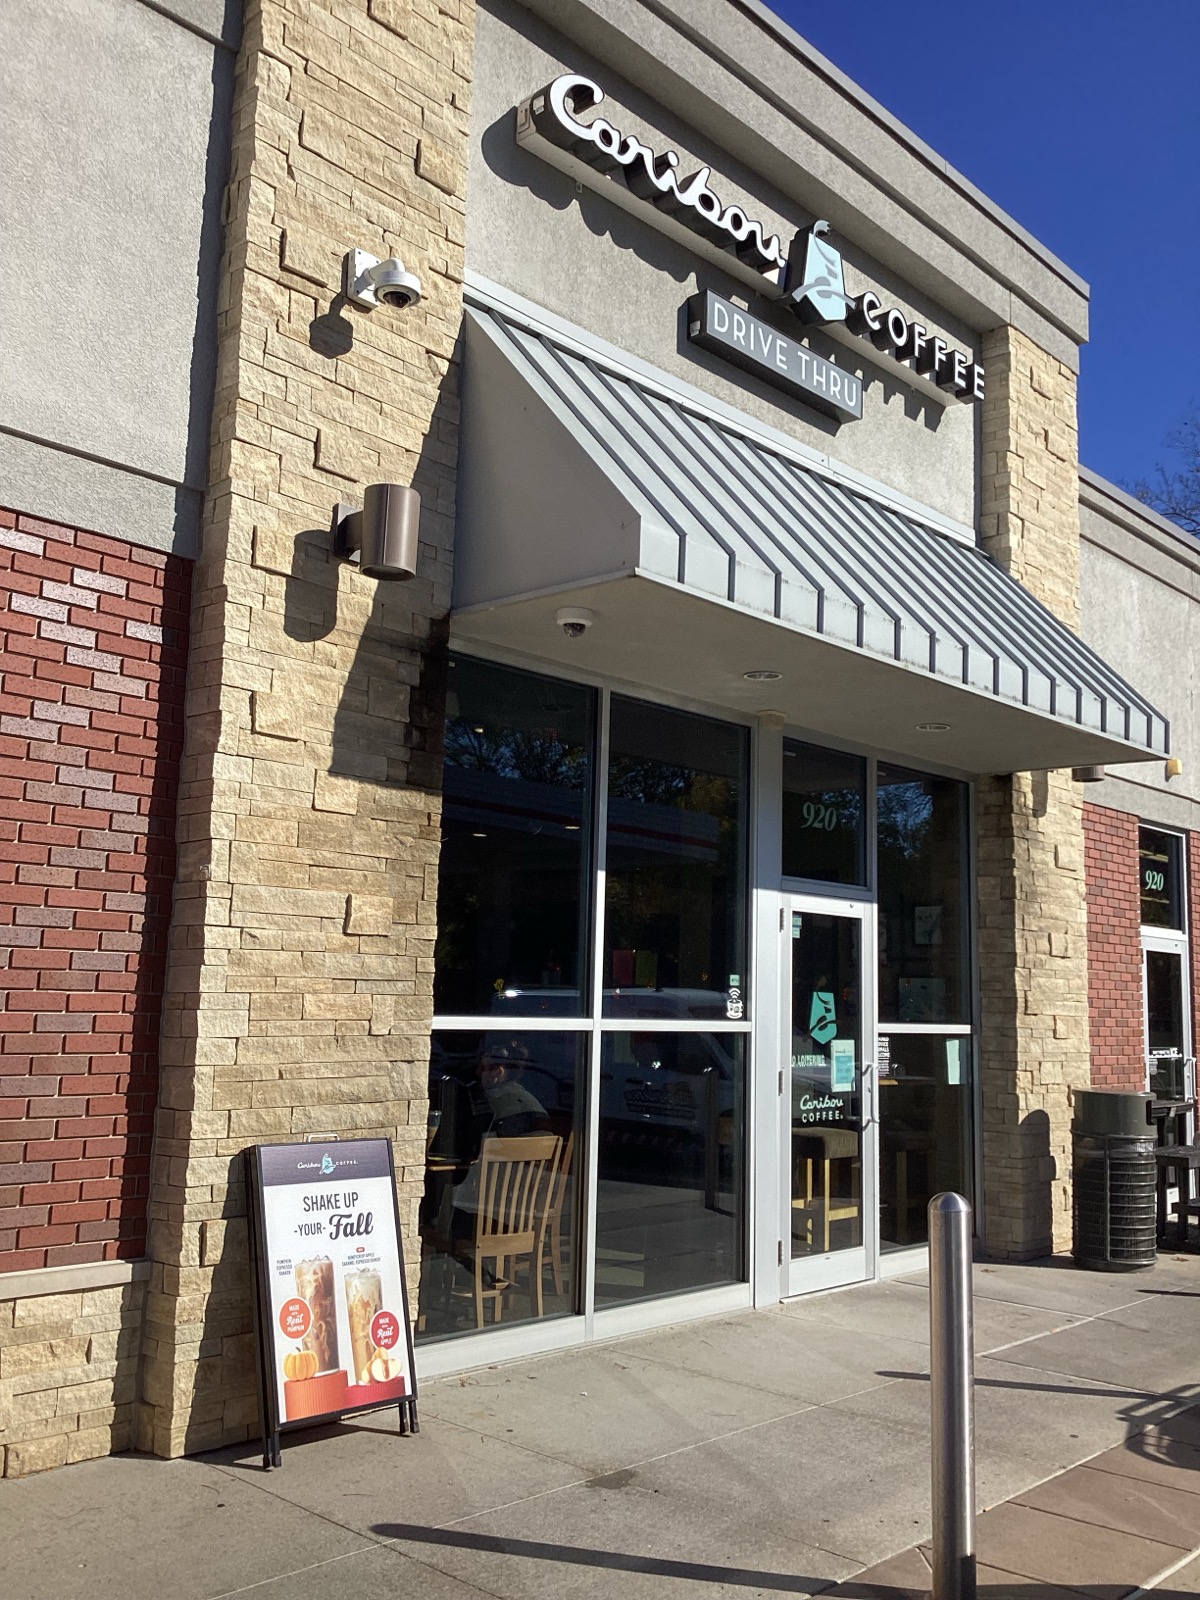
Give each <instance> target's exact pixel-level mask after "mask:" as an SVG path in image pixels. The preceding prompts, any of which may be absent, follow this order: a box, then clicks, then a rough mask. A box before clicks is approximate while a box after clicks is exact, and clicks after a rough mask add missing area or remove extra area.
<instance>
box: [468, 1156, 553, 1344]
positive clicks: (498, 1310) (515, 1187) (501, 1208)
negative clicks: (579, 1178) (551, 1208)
mask: <svg viewBox="0 0 1200 1600" xmlns="http://www.w3.org/2000/svg"><path fill="white" fill-rule="evenodd" d="M561 1149H562V1140H561V1139H560V1138H559V1137H558V1135H557V1134H552V1133H544V1134H543V1133H535V1134H523V1135H521V1136H520V1137H518V1138H515V1139H496V1138H489V1139H485V1140H484V1141H483V1144H482V1145H481V1146H480V1150H479V1209H478V1211H476V1213H475V1247H474V1260H473V1263H472V1265H473V1268H474V1280H475V1281H474V1286H473V1293H474V1298H475V1325H476V1327H478V1328H482V1327H483V1325H484V1308H485V1306H486V1304H487V1302H488V1301H489V1300H490V1301H491V1303H492V1320H493V1321H494V1322H499V1321H500V1320H501V1319H502V1317H503V1315H504V1296H505V1294H506V1293H507V1292H508V1291H509V1290H510V1289H511V1288H512V1287H513V1277H514V1275H515V1272H516V1268H517V1266H518V1264H519V1263H520V1261H521V1259H522V1258H525V1259H526V1263H527V1265H528V1267H529V1309H530V1312H531V1314H532V1315H534V1316H537V1317H540V1316H541V1315H542V1275H541V1273H540V1272H539V1271H538V1270H537V1268H538V1263H539V1255H538V1251H539V1248H540V1242H541V1240H542V1238H543V1228H544V1222H543V1218H544V1213H545V1210H546V1203H547V1196H548V1194H549V1189H548V1184H549V1181H550V1178H551V1175H552V1174H553V1172H554V1170H555V1167H556V1166H557V1164H558V1159H559V1154H560V1152H561ZM489 1263H491V1264H492V1266H491V1272H490V1274H489V1278H488V1281H486V1282H485V1276H484V1275H485V1270H486V1269H487V1267H488V1264H489ZM456 1292H464V1293H467V1292H471V1291H456Z"/></svg>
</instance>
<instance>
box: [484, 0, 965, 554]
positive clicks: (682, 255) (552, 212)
mask: <svg viewBox="0 0 1200 1600" xmlns="http://www.w3.org/2000/svg"><path fill="white" fill-rule="evenodd" d="M564 71H579V72H584V73H587V74H589V75H590V76H593V77H594V78H595V79H596V81H598V82H599V83H600V84H601V85H602V87H603V88H604V89H605V91H606V94H607V96H608V99H607V100H606V103H605V105H604V107H603V108H602V111H601V114H604V115H607V116H609V118H610V119H611V120H612V121H613V122H615V123H616V124H617V125H618V126H619V127H620V128H622V130H623V131H628V132H636V133H638V134H639V135H640V136H641V137H643V138H644V139H645V141H646V142H647V143H648V144H650V145H652V146H653V147H654V148H655V149H656V150H666V149H668V148H669V149H674V150H677V151H679V153H680V154H681V156H683V158H684V171H685V172H686V171H690V170H692V168H691V167H690V166H689V165H688V158H689V157H690V158H693V159H694V163H695V166H701V165H706V164H707V165H710V166H711V167H712V169H713V178H712V186H713V188H714V189H715V190H716V191H717V193H718V194H720V195H721V197H722V199H723V200H725V202H726V203H727V204H728V203H729V202H731V201H738V202H743V203H745V205H746V207H747V210H748V211H749V213H750V215H752V216H755V217H760V218H762V220H763V222H764V223H765V224H767V225H768V226H769V227H771V228H773V229H777V230H778V231H779V232H780V233H781V235H782V236H783V238H784V239H785V241H786V240H787V239H789V238H790V236H791V235H792V234H793V233H794V232H795V230H796V229H797V228H798V227H803V226H806V225H807V224H808V223H810V222H811V221H812V220H813V214H812V213H811V212H809V211H805V210H804V209H803V208H802V207H801V206H800V205H799V204H798V203H797V202H796V201H795V200H794V199H791V198H789V197H788V196H786V195H785V194H783V193H782V192H781V191H780V190H778V189H777V188H775V187H774V186H773V185H772V184H771V183H770V182H769V181H767V180H766V179H765V178H763V177H762V176H761V175H760V174H759V173H757V172H755V171H754V170H752V169H751V168H750V167H749V166H747V165H745V164H743V163H742V162H741V161H739V160H738V159H737V158H736V157H735V156H734V155H732V154H731V153H730V152H729V150H728V149H726V148H722V147H721V146H719V145H718V144H716V143H714V142H712V141H709V140H707V139H705V138H704V137H703V136H702V135H700V134H698V133H697V132H696V131H695V129H694V128H692V127H689V126H688V125H687V123H686V122H685V121H683V120H681V119H680V118H678V117H677V116H675V115H673V114H672V113H671V112H669V111H667V110H665V109H664V108H663V107H662V106H661V105H659V104H656V103H655V101H654V100H653V99H652V98H651V97H650V96H648V95H647V94H645V93H644V92H642V91H641V90H639V89H637V88H635V87H634V86H632V85H631V84H629V83H628V82H625V81H623V80H622V79H621V77H620V76H619V74H618V73H617V72H616V71H615V70H614V69H613V68H612V67H610V66H607V65H604V64H602V63H599V62H597V61H595V60H593V59H592V58H589V57H588V56H587V55H586V54H585V52H584V51H583V50H582V49H581V48H580V47H579V46H578V45H575V44H571V43H569V42H568V41H567V40H566V39H564V38H563V37H562V36H561V35H560V34H557V33H556V32H554V30H553V29H552V28H550V27H549V26H547V24H546V23H545V22H543V21H541V20H539V19H538V18H536V17H534V16H532V15H531V14H530V12H529V11H528V10H526V9H525V8H524V7H523V6H521V5H518V4H515V3H513V0H484V3H483V4H482V5H481V7H480V10H479V15H478V32H477V40H476V81H475V100H474V107H473V114H472V116H473V127H472V154H471V171H470V187H469V191H468V206H467V264H468V266H469V267H470V268H471V269H473V270H474V271H476V272H478V273H481V274H483V275H484V276H485V277H487V278H490V279H492V280H494V281H496V282H499V283H501V284H503V285H504V286H505V287H506V288H509V289H512V290H514V291H516V292H517V293H518V294H520V295H523V296H525V297H526V298H528V299H529V300H532V301H534V302H536V303H537V304H539V305H541V306H544V307H546V308H547V309H548V310H550V311H552V312H554V313H555V314H557V315H558V316H560V317H563V318H565V319H566V320H568V321H570V322H572V323H576V324H578V325H580V326H582V327H584V328H586V329H588V330H589V331H590V332H592V333H595V334H597V335H599V336H600V337H601V338H603V339H605V340H608V341H610V342H611V343H612V344H615V345H617V346H619V347H621V348H623V349H626V350H629V351H632V352H633V353H635V354H636V355H638V356H640V357H641V358H642V359H643V360H645V361H648V362H650V363H652V364H653V365H655V366H657V367H660V368H662V369H664V370H665V371H667V372H669V373H673V374H675V375H677V376H678V377H680V378H682V379H684V380H686V381H687V382H689V383H691V384H694V385H696V386H697V387H699V388H702V389H704V390H705V391H707V392H708V393H710V394H713V395H715V396H717V397H718V398H719V399H721V400H723V401H725V402H726V403H727V404H730V405H734V406H736V407H738V409H739V410H741V411H744V412H746V413H747V414H749V415H750V416H753V417H757V418H759V419H761V420H763V421H766V422H769V423H771V424H772V425H773V426H775V427H778V428H782V429H784V430H785V431H787V432H788V433H790V434H791V435H792V436H793V437H795V438H796V439H798V440H800V441H801V442H802V443H804V444H807V445H809V446H811V447H812V448H814V449H817V450H820V451H823V452H826V453H828V454H829V455H831V456H832V457H833V458H834V459H836V460H838V461H841V462H843V463H845V464H846V465H847V466H850V467H853V468H855V469H857V470H858V471H860V472H864V473H867V474H869V475H870V476H871V477H873V478H875V479H878V480H880V481H882V482H885V483H887V484H889V485H890V486H892V487H893V488H896V489H899V490H900V491H902V492H903V493H905V494H907V495H910V496H911V497H912V498H913V499H914V500H917V501H919V502H922V503H924V504H926V505H930V506H932V507H934V508H935V509H936V510H938V511H941V512H943V513H944V514H946V515H947V516H950V517H952V518H955V519H956V520H957V521H959V522H963V523H967V524H973V523H974V521H975V517H976V491H975V482H976V466H977V416H976V411H975V408H973V407H971V406H967V405H962V404H957V403H951V404H949V405H947V406H945V407H944V408H943V407H942V406H941V405H939V404H938V403H937V402H935V401H932V400H926V399H925V398H923V397H922V396H920V395H919V394H918V393H917V392H916V391H914V390H913V389H912V388H910V387H909V386H908V385H907V384H906V383H904V382H903V380H901V379H899V378H894V377H891V376H888V375H885V374H883V373H882V372H881V371H880V369H878V368H876V367H874V366H872V365H868V364H866V363H864V364H863V365H862V366H861V368H858V369H857V370H861V372H862V373H863V375H864V377H865V378H867V379H868V380H869V381H868V386H867V389H866V392H865V395H864V414H863V418H862V420H861V421H858V422H849V423H844V424H842V425H841V426H840V427H838V426H837V425H836V424H834V423H833V422H831V421H829V420H827V419H825V418H823V417H821V416H819V415H818V414H817V413H815V412H813V411H811V410H810V409H808V408H807V407H805V406H804V405H803V404H802V403H801V402H800V401H798V400H792V399H790V398H789V397H787V396H785V395H783V394H782V393H781V392H780V391H779V390H777V389H775V388H774V387H772V386H770V385H767V384H765V383H763V382H761V381H759V380H757V379H755V378H753V377H750V376H747V375H745V374H743V373H741V372H739V371H738V370H737V369H736V368H734V367H732V366H730V365H729V364H728V363H726V362H724V361H722V360H721V359H720V358H719V357H717V356H713V355H709V354H706V353H704V352H702V351H700V350H699V349H697V348H696V347H694V346H692V345H690V344H689V343H688V341H687V338H686V329H685V318H684V309H683V308H684V306H685V302H686V301H687V299H688V297H689V296H690V295H692V294H694V293H695V292H696V291H697V289H699V288H705V287H711V288H714V289H716V290H718V292H721V293H725V294H730V295H731V296H732V297H733V298H737V299H743V300H744V299H745V297H746V295H747V290H746V287H745V285H744V284H742V283H740V282H739V281H738V280H736V279H733V278H729V277H727V276H726V275H725V274H723V273H722V272H721V270H720V269H719V268H717V267H714V266H710V265H709V264H708V263H706V262H705V261H704V260H703V259H701V258H699V257H697V256H696V255H695V254H694V253H693V252H692V251H691V250H689V249H688V248H687V247H686V246H685V245H682V244H676V243H675V242H674V241H673V240H671V239H668V238H666V237H665V236H664V235H662V234H661V233H659V232H658V231H657V230H655V229H654V228H652V227H651V226H649V225H648V224H646V223H644V222H642V221H641V220H640V219H639V218H636V217H633V216H631V215H629V214H628V213H627V212H625V211H622V210H621V209H619V208H618V207H616V206H614V205H612V204H611V203H610V202H608V201H606V200H605V199H604V198H603V197H602V196H600V195H597V194H594V193H592V192H591V191H590V190H586V189H584V190H578V189H577V188H576V185H575V183H574V181H573V180H572V179H571V178H569V177H568V176H566V175H565V174H563V173H561V172H559V171H557V170H556V169H554V168H553V167H551V166H549V165H547V164H546V163H545V162H543V161H542V160H540V159H539V158H538V157H537V156H536V155H533V154H531V153H528V152H526V151H524V150H522V149H520V148H519V147H518V146H517V145H516V144H515V142H514V137H513V133H514V111H513V108H514V107H515V106H516V105H517V104H518V103H519V102H520V101H521V100H523V99H525V98H526V97H527V96H528V95H530V94H531V93H533V92H534V91H535V90H537V89H540V88H542V87H543V86H544V85H545V84H547V83H548V82H549V81H550V80H551V79H552V78H554V77H556V76H557V75H558V74H559V73H560V72H564ZM837 242H838V244H839V246H840V247H841V248H842V250H843V254H844V258H845V262H846V276H847V288H848V290H849V292H850V293H851V294H853V293H855V292H857V291H858V290H860V289H862V288H865V287H868V286H871V287H876V288H878V290H879V291H880V293H881V294H883V295H885V296H887V297H888V300H889V303H895V304H898V305H900V306H901V307H902V308H903V309H904V310H906V311H907V312H910V313H911V314H914V315H916V316H917V317H919V319H920V320H921V321H923V322H924V323H925V324H926V326H927V327H929V328H930V329H931V330H932V331H935V332H938V333H941V334H942V335H943V336H944V337H945V338H946V339H947V341H948V342H949V343H951V344H953V345H956V346H958V347H960V348H963V349H967V350H973V351H975V352H976V353H977V350H978V343H977V337H976V335H975V334H974V333H973V332H972V330H971V329H969V328H968V327H966V326H965V325H964V324H963V323H961V322H958V321H956V320H955V319H954V318H952V317H951V316H950V315H949V314H948V313H947V312H946V311H945V310H944V309H942V308H940V307H938V306H936V305H934V304H933V303H931V301H930V300H929V299H928V298H926V297H925V296H923V295H921V294H920V293H918V292H917V291H916V290H914V289H913V288H912V287H911V285H908V284H905V283H904V282H902V281H901V280H900V279H899V278H897V277H896V275H895V274H894V273H893V272H891V271H890V270H889V269H888V268H886V267H885V266H884V265H883V264H882V263H881V262H880V261H879V260H877V259H875V258H873V257H872V256H870V255H869V254H868V253H867V252H866V251H865V250H863V249H862V248H861V247H859V246H858V245H856V244H855V243H854V242H853V241H852V240H849V239H846V238H845V237H843V236H838V238H837ZM811 344H812V346H813V348H814V349H816V350H818V351H819V352H820V353H821V354H824V355H834V356H836V359H837V360H838V362H839V364H842V365H846V364H851V365H853V363H851V362H850V361H849V353H848V352H847V351H845V350H844V349H843V348H841V347H839V346H834V345H833V344H831V343H830V342H828V341H827V340H825V339H823V338H822V336H821V335H820V334H819V333H815V332H814V333H813V335H812V337H811Z"/></svg>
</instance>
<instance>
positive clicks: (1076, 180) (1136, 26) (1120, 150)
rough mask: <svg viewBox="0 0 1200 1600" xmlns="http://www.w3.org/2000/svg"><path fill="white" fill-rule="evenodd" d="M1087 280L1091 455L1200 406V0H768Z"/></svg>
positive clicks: (1132, 464)
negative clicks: (1089, 286)
mask: <svg viewBox="0 0 1200 1600" xmlns="http://www.w3.org/2000/svg"><path fill="white" fill-rule="evenodd" d="M769 3H770V5H771V8H772V10H774V11H775V12H776V13H777V14H778V15H779V16H781V17H783V18H784V20H785V21H787V22H789V23H790V24H791V25H792V27H794V28H795V29H796V31H797V32H798V33H800V34H802V35H803V36H804V37H805V38H806V39H807V40H808V41H809V42H810V43H811V44H813V45H815V46H816V48H817V49H818V50H820V51H821V52H822V53H823V54H824V55H826V56H828V57H829V59H830V60H831V61H832V62H833V63H834V64H835V66H837V67H840V68H841V70H842V71H843V72H844V73H846V74H847V76H848V77H850V78H852V79H854V81H855V82H857V83H858V84H860V85H861V86H862V87H863V88H864V89H866V90H867V92H868V93H869V94H871V95H873V96H874V97H875V99H877V100H878V101H879V102H880V103H881V104H882V105H884V106H885V107H886V108H887V109H888V110H889V111H890V112H891V113H892V114H893V116H895V117H898V118H899V119H900V121H901V122H903V123H905V124H907V126H908V127H909V128H911V129H912V130H913V132H914V133H916V134H918V135H919V136H920V137H921V138H922V139H924V140H925V141H926V143H927V144H930V145H932V146H933V148H934V149H935V150H937V151H938V152H939V154H941V155H943V156H945V158H946V159H947V160H948V161H949V162H951V164H952V165H954V166H955V167H957V168H958V170H959V171H960V172H962V173H963V174H964V175H965V176H966V177H968V178H970V179H971V181H972V182H973V183H975V184H977V185H978V186H979V188H981V189H982V190H983V191H984V192H985V193H986V194H988V195H990V196H991V198H992V199H993V200H994V201H995V202H996V203H997V204H998V205H1001V206H1003V207H1004V209H1005V210H1006V211H1008V212H1009V213H1010V215H1012V216H1013V217H1015V218H1016V220H1017V221H1018V222H1020V223H1021V224H1022V226H1024V227H1025V228H1027V229H1028V230H1029V231H1030V232H1031V233H1032V234H1034V235H1035V237H1037V238H1038V239H1040V240H1041V241H1042V242H1043V243H1044V244H1045V245H1047V246H1048V247H1049V248H1050V249H1051V250H1053V251H1054V252H1055V254H1056V255H1058V256H1060V257H1061V258H1062V259H1063V260H1064V261H1065V262H1066V263H1067V265H1068V266H1069V267H1072V268H1073V269H1074V270H1075V271H1076V272H1077V273H1079V274H1080V276H1081V277H1083V278H1085V279H1086V280H1087V281H1088V283H1089V284H1090V285H1091V290H1092V301H1091V342H1090V343H1089V344H1088V345H1087V346H1086V347H1085V348H1084V351H1083V355H1082V373H1081V379H1080V393H1079V421H1080V456H1081V459H1082V460H1083V462H1084V464H1085V465H1087V466H1089V467H1092V468H1093V469H1094V470H1095V471H1096V472H1100V473H1102V474H1103V475H1104V476H1105V477H1106V478H1111V479H1113V480H1114V481H1115V482H1118V483H1126V484H1128V483H1131V482H1132V481H1134V480H1136V479H1138V478H1141V477H1149V476H1150V475H1151V474H1152V472H1153V469H1154V466H1155V463H1156V462H1158V461H1163V462H1166V463H1167V464H1170V463H1171V460H1172V457H1171V452H1170V447H1169V445H1168V444H1167V436H1168V434H1169V433H1170V432H1171V430H1172V429H1173V428H1175V427H1177V426H1178V425H1179V424H1180V423H1181V422H1182V421H1183V419H1184V417H1185V416H1186V415H1187V414H1188V412H1189V411H1194V410H1197V409H1200V79H1198V65H1200V0H853V3H850V4H847V3H844V0H843V3H837V0H833V3H831V0H769Z"/></svg>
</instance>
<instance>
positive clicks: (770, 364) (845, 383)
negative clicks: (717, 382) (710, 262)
mask: <svg viewBox="0 0 1200 1600" xmlns="http://www.w3.org/2000/svg"><path fill="white" fill-rule="evenodd" d="M688 337H689V338H690V339H692V340H694V341H695V343H696V344H699V345H703V346H704V348H705V349H706V350H712V351H715V352H716V354H717V355H720V356H724V357H725V359H726V360H728V361H732V362H733V363H734V364H735V365H736V366H739V367H742V368H744V369H745V370H746V371H747V372H753V373H754V374H755V376H756V377H759V378H762V379H763V380H764V381H765V382H767V383H772V384H774V385H775V386H776V388H778V389H786V390H787V392H788V393H789V394H794V395H798V396H799V398H800V399H801V400H803V401H804V402H805V404H806V405H810V406H812V407H814V408H815V409H816V410H817V411H823V412H824V413H825V414H826V416H830V417H837V418H838V420H839V421H846V420H847V419H851V420H857V419H858V418H860V417H861V416H862V388H863V386H862V379H861V378H860V377H858V376H857V374H856V373H853V372H847V371H846V369H845V368H844V367H838V366H835V365H834V364H833V362H832V361H826V360H825V358H824V356H819V355H816V354H815V353H814V352H813V351H812V350H810V349H809V348H808V347H807V345H802V344H799V343H797V341H796V340H795V339H789V338H788V336H787V335H786V334H785V333H780V332H779V330H778V329H777V328H773V327H772V326H771V325H770V323H767V322H763V321H762V319H761V318H760V317H754V316H751V314H750V313H749V312H748V311H744V310H743V309H742V307H741V306H736V305H734V304H733V302H732V301H730V300H725V299H722V297H721V296H720V295H719V294H714V293H713V291H712V290H711V289H707V290H705V292H704V293H703V294H702V295H697V296H696V298H695V299H694V300H693V301H692V303H691V306H690V308H689V320H688Z"/></svg>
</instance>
